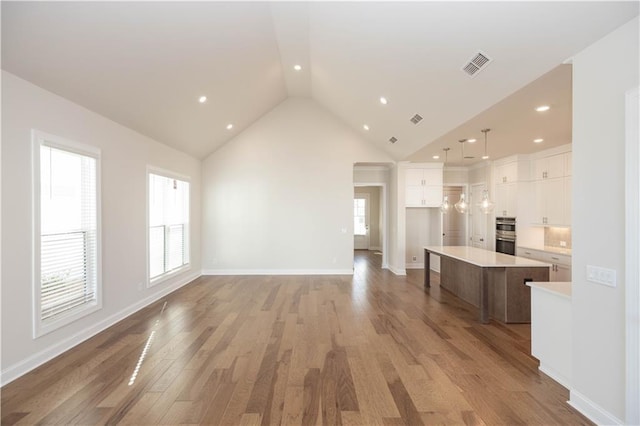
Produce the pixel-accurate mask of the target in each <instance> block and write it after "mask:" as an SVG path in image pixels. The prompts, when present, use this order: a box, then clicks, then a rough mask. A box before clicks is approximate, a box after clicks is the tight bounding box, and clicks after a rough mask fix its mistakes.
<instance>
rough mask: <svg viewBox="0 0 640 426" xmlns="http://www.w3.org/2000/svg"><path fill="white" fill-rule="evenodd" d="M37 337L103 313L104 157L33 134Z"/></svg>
mask: <svg viewBox="0 0 640 426" xmlns="http://www.w3.org/2000/svg"><path fill="white" fill-rule="evenodd" d="M33 140H34V151H33V153H34V212H35V214H34V240H35V241H34V265H35V271H34V296H35V297H34V337H38V336H41V335H43V334H46V333H48V332H50V331H52V330H55V329H56V328H59V327H61V326H63V325H65V324H68V323H70V322H72V321H75V320H77V319H78V318H80V317H82V316H85V315H87V314H89V313H91V312H94V311H95V310H97V309H100V307H101V288H100V220H99V211H100V196H99V190H98V188H99V176H100V174H99V173H100V151H99V150H97V149H95V148H93V147H89V146H86V145H81V144H76V143H73V142H69V141H66V140H64V139H61V138H58V137H56V136H51V135H46V134H44V133H41V132H37V131H34V132H33Z"/></svg>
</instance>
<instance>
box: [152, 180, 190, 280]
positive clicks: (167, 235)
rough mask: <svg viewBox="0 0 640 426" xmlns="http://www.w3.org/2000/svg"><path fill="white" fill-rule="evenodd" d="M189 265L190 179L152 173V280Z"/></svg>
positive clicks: (160, 278)
mask: <svg viewBox="0 0 640 426" xmlns="http://www.w3.org/2000/svg"><path fill="white" fill-rule="evenodd" d="M188 264H189V182H187V181H185V180H182V179H177V178H174V177H170V176H166V175H161V174H156V173H153V172H150V173H149V282H150V284H151V285H153V284H156V283H157V282H159V281H161V280H162V279H163V278H164V277H167V276H169V275H170V274H173V273H174V272H177V271H179V270H181V269H183V268H184V267H185V266H187V265H188Z"/></svg>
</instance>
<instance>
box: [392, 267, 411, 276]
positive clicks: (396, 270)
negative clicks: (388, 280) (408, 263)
mask: <svg viewBox="0 0 640 426" xmlns="http://www.w3.org/2000/svg"><path fill="white" fill-rule="evenodd" d="M388 269H389V270H390V271H391V272H393V273H394V274H396V275H400V276H404V275H407V270H406V269H399V268H395V267H393V266H391V265H389V268H388Z"/></svg>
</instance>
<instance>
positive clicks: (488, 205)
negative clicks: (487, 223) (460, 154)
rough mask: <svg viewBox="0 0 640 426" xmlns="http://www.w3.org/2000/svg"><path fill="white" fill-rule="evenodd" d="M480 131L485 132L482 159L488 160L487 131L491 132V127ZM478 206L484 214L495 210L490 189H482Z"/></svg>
mask: <svg viewBox="0 0 640 426" xmlns="http://www.w3.org/2000/svg"><path fill="white" fill-rule="evenodd" d="M480 131H481V132H482V133H484V155H483V156H482V159H483V160H488V159H489V154H488V153H487V133H489V132H490V131H491V129H488V128H487V129H482V130H480ZM478 206H479V207H480V211H481V212H482V213H484V214H489V213H491V212H492V211H493V207H494V206H495V204H494V203H493V202H492V201H491V199H489V191H488V190H486V189H485V190H483V191H482V201H480V204H478Z"/></svg>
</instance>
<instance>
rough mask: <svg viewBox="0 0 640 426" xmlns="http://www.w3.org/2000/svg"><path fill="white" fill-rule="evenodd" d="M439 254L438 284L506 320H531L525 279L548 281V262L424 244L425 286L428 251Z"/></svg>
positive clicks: (484, 317)
mask: <svg viewBox="0 0 640 426" xmlns="http://www.w3.org/2000/svg"><path fill="white" fill-rule="evenodd" d="M431 254H434V255H437V256H439V257H440V287H442V288H444V289H446V290H448V291H450V292H451V293H453V294H454V295H456V296H458V297H459V298H461V299H462V300H464V301H466V302H469V303H471V304H472V305H474V306H476V307H478V308H479V310H480V322H482V323H485V324H486V323H488V322H489V317H492V318H495V319H497V320H499V321H502V322H505V323H527V322H530V321H531V289H530V288H529V287H527V285H526V283H528V282H531V281H549V267H550V266H551V264H549V263H544V262H540V261H537V260H532V259H527V258H524V257H518V256H511V255H508V254H502V253H496V252H493V251H489V250H484V249H479V248H475V247H468V246H427V247H424V270H425V274H424V286H425V288H429V287H430V286H431V277H430V274H429V271H430V268H431V261H430V255H431Z"/></svg>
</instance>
